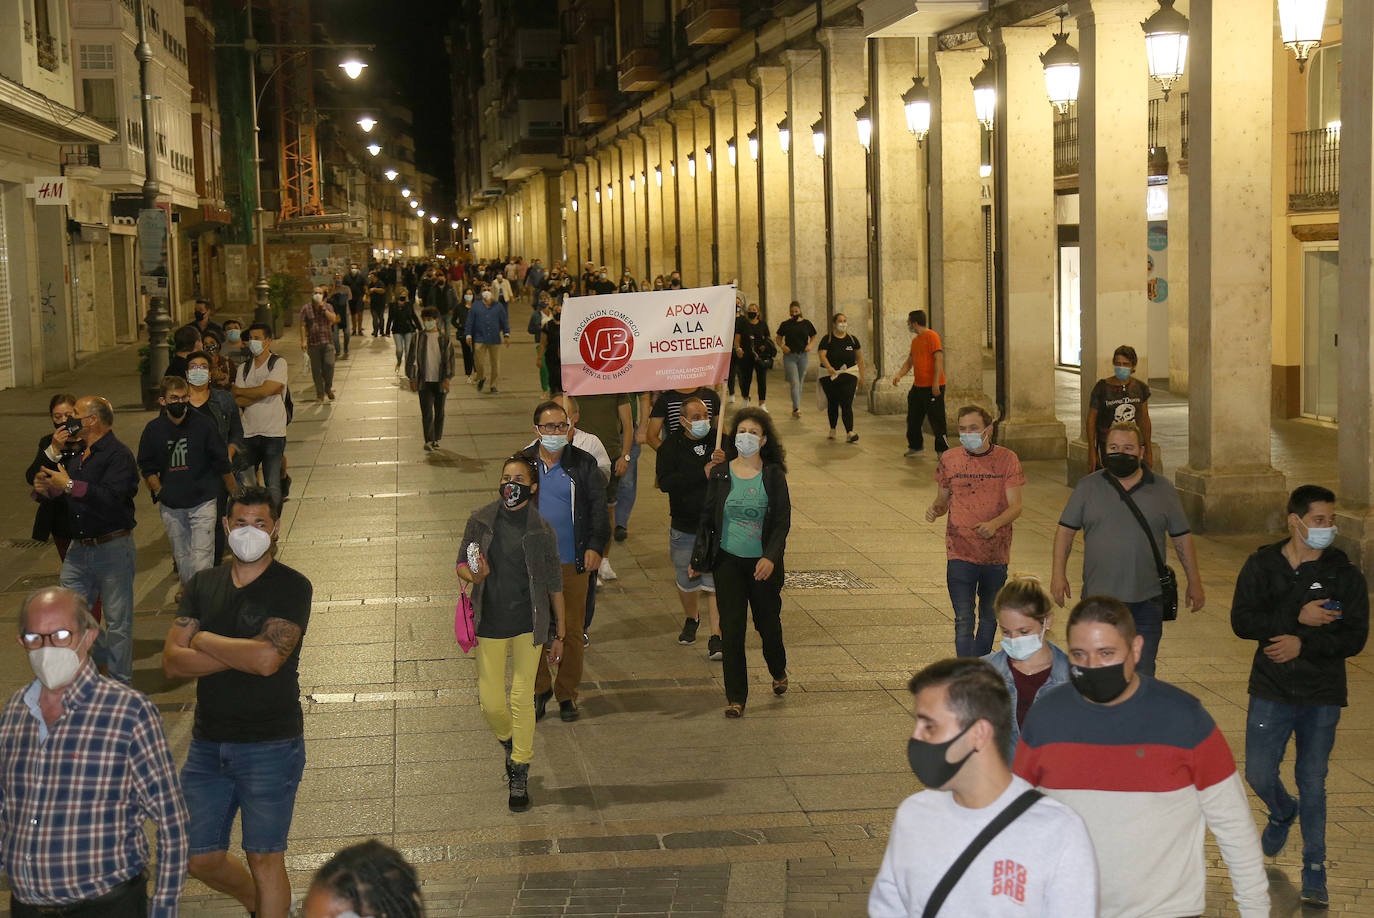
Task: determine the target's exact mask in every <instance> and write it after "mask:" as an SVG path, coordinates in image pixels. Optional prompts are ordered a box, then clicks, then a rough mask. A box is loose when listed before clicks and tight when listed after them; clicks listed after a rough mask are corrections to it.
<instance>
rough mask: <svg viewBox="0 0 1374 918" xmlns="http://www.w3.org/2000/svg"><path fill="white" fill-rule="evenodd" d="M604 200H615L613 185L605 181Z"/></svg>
mask: <svg viewBox="0 0 1374 918" xmlns="http://www.w3.org/2000/svg"><path fill="white" fill-rule="evenodd" d="M606 200H608V201H614V200H615V187H614V186H613V185H612V184H611V183H610V182H607V183H606Z"/></svg>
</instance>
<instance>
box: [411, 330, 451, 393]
mask: <svg viewBox="0 0 1374 918" xmlns="http://www.w3.org/2000/svg"><path fill="white" fill-rule="evenodd" d="M428 334H429V332H426V331H421V332H418V333H416V334H415V335H414V336H413V337H412V338H411V339H410V344H408V345H407V346H406V357H405V360H406V379H408V380H410V381H411V382H413V383H422V382H425V375H426V374H425V371H426V370H427V369H429V368H428V367H426V366H425V364H426V363H428V362H429V339H428V338H426V337H425V336H426V335H428ZM434 334H435V335H436V336H438V338H439V382H445V381H447V380H450V379H452V378H453V339H452V338H451V337H448V336H446V335H445V334H444V333H443V332H442V331H436V332H435V333H434Z"/></svg>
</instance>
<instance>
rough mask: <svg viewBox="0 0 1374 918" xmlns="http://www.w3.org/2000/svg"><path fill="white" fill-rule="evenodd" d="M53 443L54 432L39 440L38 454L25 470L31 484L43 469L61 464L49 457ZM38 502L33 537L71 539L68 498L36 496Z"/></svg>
mask: <svg viewBox="0 0 1374 918" xmlns="http://www.w3.org/2000/svg"><path fill="white" fill-rule="evenodd" d="M51 444H52V434H44V435H43V436H42V437H40V438H39V440H38V455H36V456H34V458H33V461H32V462H30V463H29V467H28V469H27V470H26V471H25V472H24V480H25V481H27V482H28V483H29V484H30V485H32V484H33V479H34V476H35V475H37V474H38V473H39V471H41V470H42V469H52V470H54V471H56V470H57V469H58V468H60V466H59V465H58V464H57V463H56V462H53V461H52V460H51V459H49V458H48V446H49V445H51ZM34 499H35V500H36V501H37V502H38V512H37V513H35V514H34V516H33V537H34V538H35V539H37V540H38V541H40V542H46V541H48V537H49V536H52V537H54V538H58V539H70V538H71V537H72V529H71V524H70V523H68V522H67V498H66V495H63V496H62V497H53V498H48V499H46V500H45V499H43V498H41V497H35V498H34Z"/></svg>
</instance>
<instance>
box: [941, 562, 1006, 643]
mask: <svg viewBox="0 0 1374 918" xmlns="http://www.w3.org/2000/svg"><path fill="white" fill-rule="evenodd" d="M1006 582H1007V566H1006V565H1005V564H974V563H973V562H972V561H960V560H958V559H956V558H950V559H949V560H948V561H947V562H946V563H945V583H946V585H947V586H948V587H949V601H950V603H952V604H953V606H954V653H955V655H956V656H960V657H982V656H986V655H987V654H989V653H992V639H993V637H994V636H995V635H996V633H997V613H996V612H995V611H994V610H993V607H992V604H993V601H994V600H995V599H997V591H998V590H1000V589H1002V584H1004V583H1006ZM975 599H976V600H977V603H978V614H977V622H978V630H977V634H975V633H974V627H973V623H974V619H975V616H974V613H973V607H974V600H975Z"/></svg>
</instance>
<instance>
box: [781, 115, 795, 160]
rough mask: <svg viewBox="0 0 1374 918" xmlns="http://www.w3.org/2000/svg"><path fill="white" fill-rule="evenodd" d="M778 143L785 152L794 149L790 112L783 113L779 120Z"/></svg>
mask: <svg viewBox="0 0 1374 918" xmlns="http://www.w3.org/2000/svg"><path fill="white" fill-rule="evenodd" d="M778 144H779V146H781V147H782V152H784V153H786V152H787V151H788V150H790V149H792V115H791V113H790V112H789V113H788V114H786V115H783V116H782V120H781V121H779V122H778Z"/></svg>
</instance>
